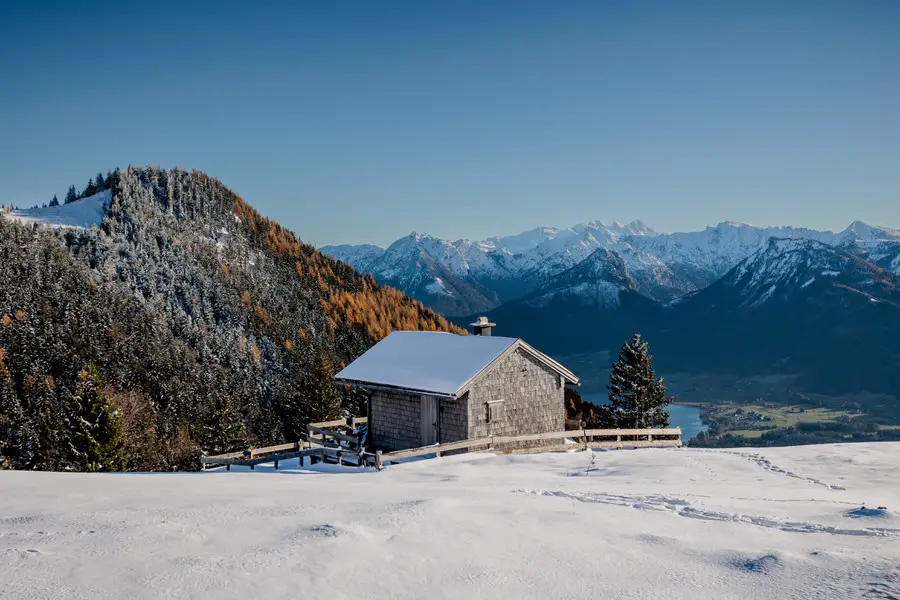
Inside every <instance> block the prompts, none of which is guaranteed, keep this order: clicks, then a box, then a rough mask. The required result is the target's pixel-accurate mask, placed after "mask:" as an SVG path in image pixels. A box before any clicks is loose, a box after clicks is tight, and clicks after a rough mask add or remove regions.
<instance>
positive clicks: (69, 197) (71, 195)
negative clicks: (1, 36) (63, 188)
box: [66, 185, 78, 204]
mask: <svg viewBox="0 0 900 600" xmlns="http://www.w3.org/2000/svg"><path fill="white" fill-rule="evenodd" d="M76 200H78V192H76V191H75V186H74V185H70V186H69V191H67V192H66V204H70V203H72V202H75V201H76Z"/></svg>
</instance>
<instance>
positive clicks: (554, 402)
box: [468, 349, 566, 438]
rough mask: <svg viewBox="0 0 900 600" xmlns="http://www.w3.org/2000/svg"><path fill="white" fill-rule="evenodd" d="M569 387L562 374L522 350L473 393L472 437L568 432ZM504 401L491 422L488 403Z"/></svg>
mask: <svg viewBox="0 0 900 600" xmlns="http://www.w3.org/2000/svg"><path fill="white" fill-rule="evenodd" d="M564 396H565V385H564V384H563V383H562V382H561V380H560V377H559V375H558V374H557V373H556V372H555V371H553V370H552V369H550V368H548V367H547V366H545V365H544V364H542V363H540V362H538V361H537V360H535V359H534V358H532V357H531V356H530V355H529V354H527V353H526V352H524V351H523V350H521V349H519V350H516V351H515V352H513V353H512V354H510V355H509V356H507V357H505V358H503V359H502V360H501V361H500V362H499V363H498V364H495V365H493V366H492V367H491V369H490V371H489V372H488V373H486V374H484V376H483V377H482V378H481V379H479V380H478V381H477V382H476V383H475V385H474V386H473V388H472V389H471V390H470V392H469V402H468V413H469V437H470V438H477V437H486V436H489V435H524V434H527V433H542V432H546V431H562V430H564V429H565V419H566V409H565V404H564ZM498 400H502V408H501V409H500V411H501V412H502V415H501V416H500V418H499V419H498V420H497V421H496V422H492V423H488V422H487V408H486V403H487V402H489V401H498Z"/></svg>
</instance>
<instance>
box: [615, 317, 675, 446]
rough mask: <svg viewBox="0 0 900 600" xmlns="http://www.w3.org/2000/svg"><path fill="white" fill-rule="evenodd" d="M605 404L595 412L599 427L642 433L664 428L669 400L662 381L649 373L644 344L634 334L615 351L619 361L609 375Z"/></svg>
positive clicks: (667, 419) (648, 359) (666, 424)
mask: <svg viewBox="0 0 900 600" xmlns="http://www.w3.org/2000/svg"><path fill="white" fill-rule="evenodd" d="M607 389H608V390H609V394H608V395H609V404H607V405H603V406H601V407H599V408H600V410H599V413H600V414H599V422H600V426H601V427H604V428H605V427H612V428H618V429H644V428H648V427H668V426H669V413H668V411H666V410H665V408H666V406H668V405H669V404H671V402H672V398H671V397H669V396H666V387H665V385H664V384H663V380H662V379H657V378H656V374H655V373H654V372H653V364H652V359H651V356H650V352H649V346H648V344H647V342H645V341H643V340H642V339H641V336H640V334H637V333H636V334H634V336H632V338H631V339H630V340H628V341H627V342H625V344H624V345H623V346H622V349H621V350H620V351H619V358H618V360H617V361H616V363H615V364H614V365H613V367H612V371H611V372H610V374H609V385H608V386H607Z"/></svg>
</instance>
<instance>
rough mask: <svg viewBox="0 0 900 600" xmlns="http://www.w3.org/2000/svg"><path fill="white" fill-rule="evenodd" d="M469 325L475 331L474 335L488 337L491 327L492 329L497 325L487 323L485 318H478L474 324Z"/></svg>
mask: <svg viewBox="0 0 900 600" xmlns="http://www.w3.org/2000/svg"><path fill="white" fill-rule="evenodd" d="M469 325H470V326H471V327H472V328H473V330H474V331H475V335H484V336H490V335H491V327H494V326H495V325H497V324H496V323H491V322H490V321H488V318H487V317H478V320H476V321H475V322H474V323H469Z"/></svg>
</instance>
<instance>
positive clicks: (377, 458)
mask: <svg viewBox="0 0 900 600" xmlns="http://www.w3.org/2000/svg"><path fill="white" fill-rule="evenodd" d="M375 468H376V469H378V470H379V471H380V470H381V469H383V468H384V463H383V462H381V450H376V451H375Z"/></svg>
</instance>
